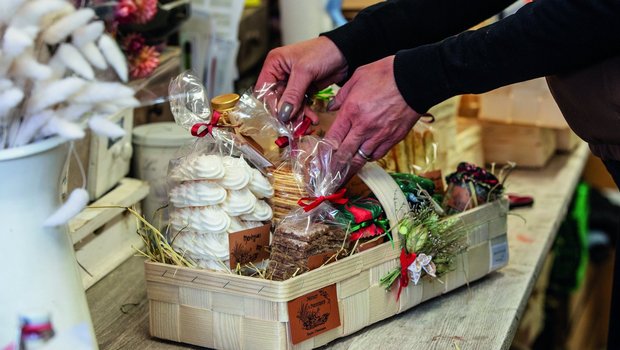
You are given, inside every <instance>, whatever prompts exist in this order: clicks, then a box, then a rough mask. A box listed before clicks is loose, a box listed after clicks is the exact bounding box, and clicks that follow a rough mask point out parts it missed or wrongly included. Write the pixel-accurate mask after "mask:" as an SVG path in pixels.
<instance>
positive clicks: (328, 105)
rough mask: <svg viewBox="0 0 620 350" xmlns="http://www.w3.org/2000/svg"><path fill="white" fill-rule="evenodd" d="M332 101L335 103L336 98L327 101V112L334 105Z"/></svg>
mask: <svg viewBox="0 0 620 350" xmlns="http://www.w3.org/2000/svg"><path fill="white" fill-rule="evenodd" d="M334 103H336V100H334V99H331V100H329V102H328V103H327V111H329V112H331V111H332V107H333V106H334Z"/></svg>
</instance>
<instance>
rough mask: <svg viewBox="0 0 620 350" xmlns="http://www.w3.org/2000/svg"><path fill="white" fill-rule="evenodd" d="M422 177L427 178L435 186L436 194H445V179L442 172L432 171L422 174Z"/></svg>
mask: <svg viewBox="0 0 620 350" xmlns="http://www.w3.org/2000/svg"><path fill="white" fill-rule="evenodd" d="M420 176H422V177H424V178H427V179H429V180H431V181H433V183H434V184H435V193H439V194H443V193H444V192H445V188H444V186H443V178H442V176H441V170H439V169H437V170H431V171H427V172H425V173H422V174H420Z"/></svg>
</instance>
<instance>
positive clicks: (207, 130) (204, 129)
mask: <svg viewBox="0 0 620 350" xmlns="http://www.w3.org/2000/svg"><path fill="white" fill-rule="evenodd" d="M221 116H222V115H221V114H220V112H218V111H214V112H213V115H212V116H211V120H210V121H209V122H208V123H196V124H194V125H192V129H191V132H192V136H196V137H205V136H207V135H213V128H215V127H218V126H219V125H217V123H218V122H219V121H220V117H221Z"/></svg>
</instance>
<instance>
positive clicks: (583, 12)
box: [394, 0, 620, 112]
mask: <svg viewBox="0 0 620 350" xmlns="http://www.w3.org/2000/svg"><path fill="white" fill-rule="evenodd" d="M619 18H620V1H618V0H596V1H588V0H539V1H535V2H533V3H530V4H528V5H526V6H524V7H523V8H522V9H521V10H519V11H518V12H517V13H516V14H514V15H512V16H509V17H507V18H505V19H503V20H502V21H499V22H497V23H494V24H492V25H489V26H487V27H484V28H481V29H479V30H476V31H469V32H465V33H462V34H460V35H457V36H454V37H451V38H448V39H446V40H444V41H442V42H438V43H433V44H429V45H424V46H420V47H416V48H413V49H409V50H403V51H400V52H398V53H397V54H396V56H395V59H394V76H395V79H396V85H397V86H398V90H399V91H400V93H401V94H402V95H403V97H404V99H405V101H407V103H408V104H409V106H411V107H412V108H413V109H414V110H416V111H419V112H425V111H427V110H428V109H429V108H430V107H432V106H433V105H435V104H436V103H439V102H441V101H443V100H444V99H446V98H449V97H451V96H455V95H459V94H464V93H481V92H485V91H489V90H492V89H495V88H497V87H500V86H503V85H507V84H511V83H515V82H519V81H524V80H528V79H532V78H536V77H541V76H546V75H553V74H557V73H562V72H566V71H570V70H574V69H577V68H581V67H583V66H586V65H588V64H591V63H595V62H597V61H599V60H602V59H605V58H608V57H611V56H614V55H617V54H620V20H619Z"/></svg>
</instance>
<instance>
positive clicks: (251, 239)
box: [228, 223, 271, 269]
mask: <svg viewBox="0 0 620 350" xmlns="http://www.w3.org/2000/svg"><path fill="white" fill-rule="evenodd" d="M270 229H271V223H267V224H265V225H263V226H260V227H255V228H251V229H249V230H243V231H239V232H235V233H231V234H229V235H228V247H229V248H228V249H229V250H230V268H231V269H234V268H236V267H237V263H239V264H240V265H241V266H243V265H245V264H249V263H256V262H260V261H263V260H265V259H267V258H269V252H267V250H266V249H265V248H266V247H268V246H269V230H270Z"/></svg>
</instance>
